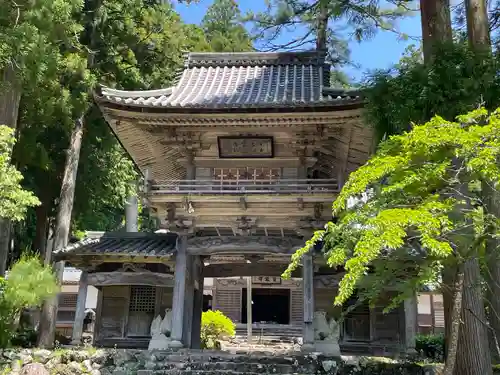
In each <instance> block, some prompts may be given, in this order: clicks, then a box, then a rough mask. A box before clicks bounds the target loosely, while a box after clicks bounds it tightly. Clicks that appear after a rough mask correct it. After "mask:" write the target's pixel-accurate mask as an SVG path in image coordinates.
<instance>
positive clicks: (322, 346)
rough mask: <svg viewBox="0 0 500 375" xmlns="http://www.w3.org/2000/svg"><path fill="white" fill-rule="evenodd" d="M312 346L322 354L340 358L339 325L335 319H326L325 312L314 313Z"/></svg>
mask: <svg viewBox="0 0 500 375" xmlns="http://www.w3.org/2000/svg"><path fill="white" fill-rule="evenodd" d="M313 327H314V346H315V349H316V350H317V351H318V352H321V353H323V354H328V355H333V356H340V346H339V336H340V330H339V325H338V323H337V321H336V320H335V319H333V318H332V319H330V321H328V319H327V318H326V312H325V311H315V312H314V319H313Z"/></svg>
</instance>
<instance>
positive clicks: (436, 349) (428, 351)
mask: <svg viewBox="0 0 500 375" xmlns="http://www.w3.org/2000/svg"><path fill="white" fill-rule="evenodd" d="M415 349H416V350H417V352H418V353H419V354H420V355H421V356H422V357H425V358H428V359H432V360H433V361H436V362H442V361H443V360H444V353H445V347H444V335H418V336H417V338H416V342H415Z"/></svg>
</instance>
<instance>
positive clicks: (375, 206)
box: [285, 109, 500, 304]
mask: <svg viewBox="0 0 500 375" xmlns="http://www.w3.org/2000/svg"><path fill="white" fill-rule="evenodd" d="M499 125H500V111H495V112H493V113H491V114H489V115H488V113H487V111H485V110H484V109H479V110H475V111H472V112H470V113H468V114H467V115H464V116H460V117H459V118H458V119H457V121H456V122H450V121H446V120H444V119H443V118H441V117H439V116H436V117H434V118H433V119H432V120H431V121H429V122H427V123H426V124H424V125H414V126H413V128H412V130H411V131H409V132H406V133H403V134H401V135H395V136H391V137H389V139H388V140H386V141H384V142H383V143H382V144H381V145H380V147H379V150H378V152H377V154H376V155H375V156H374V157H372V158H371V160H370V161H369V162H367V163H366V164H365V165H364V166H362V167H361V168H359V169H358V170H357V171H355V172H353V173H352V174H351V175H350V177H349V180H348V181H347V183H346V184H345V186H344V188H343V189H342V191H341V193H340V194H339V196H338V198H337V199H336V200H335V202H334V204H333V212H334V215H335V216H336V219H337V220H336V222H335V223H334V222H330V223H328V224H327V226H326V227H325V230H324V231H319V232H316V234H315V235H314V237H313V238H312V239H311V240H310V241H308V242H307V243H306V246H305V247H304V248H302V249H300V250H299V251H298V252H297V253H296V254H294V256H293V257H292V263H291V265H290V266H289V268H288V269H287V271H286V272H285V275H286V276H289V275H291V272H292V270H293V269H294V268H296V267H297V266H298V265H300V258H301V257H302V256H303V255H304V254H305V253H307V252H309V251H311V250H312V249H313V248H314V246H315V244H316V243H317V241H323V250H324V252H325V255H326V257H327V258H328V259H327V261H328V264H329V265H330V266H332V267H338V266H340V267H343V268H344V270H345V271H346V274H345V276H344V278H343V279H342V281H341V283H340V287H339V293H338V295H337V297H336V300H335V302H336V303H337V304H342V303H344V302H345V301H346V300H347V299H348V298H350V297H351V295H352V294H353V293H354V291H355V290H358V291H359V289H363V288H365V287H366V288H368V289H364V290H363V292H364V293H365V296H368V298H376V297H378V295H379V293H382V292H383V290H384V288H385V287H384V283H386V284H388V285H389V284H390V285H393V284H394V285H396V284H398V283H399V282H401V283H402V284H403V285H404V288H401V289H400V290H399V293H400V294H404V293H407V292H408V288H410V289H412V290H413V291H415V290H416V288H417V286H418V285H422V284H423V283H424V282H428V281H429V280H433V279H435V278H436V272H437V271H438V270H439V269H440V265H441V262H442V261H444V260H445V259H447V258H448V257H449V256H450V255H452V254H453V256H455V257H458V258H460V257H462V256H467V254H466V252H467V251H468V248H461V247H460V246H459V245H458V244H457V243H456V242H455V240H456V239H457V236H456V233H457V232H460V231H461V230H462V228H464V227H468V226H471V225H474V230H473V231H467V233H472V235H473V236H474V235H475V236H481V234H482V233H481V230H482V229H484V225H482V224H481V223H482V221H483V220H482V219H481V218H482V211H481V210H478V209H471V210H469V211H464V209H463V207H464V206H463V202H462V201H463V200H474V199H475V198H474V197H473V196H462V195H460V193H459V192H460V191H462V190H461V189H462V185H463V184H466V185H469V184H473V183H474V182H475V181H484V182H487V183H488V184H490V185H491V186H495V187H496V188H498V186H500V166H499V164H498V163H496V160H499V158H500V127H499ZM456 160H460V163H456ZM457 168H459V169H457ZM367 191H369V194H367V193H366V192H367ZM361 197H362V199H361ZM353 198H358V199H357V202H356V204H349V202H351V201H352V199H353ZM457 212H459V214H458V215H457V214H456V213H457ZM471 223H473V224H471ZM388 264H391V266H390V267H389V268H392V269H394V268H397V267H403V268H404V269H405V272H406V276H407V280H404V278H403V277H402V276H401V275H399V273H398V272H394V271H391V273H389V274H388V273H387V272H388V271H387V269H388V266H387V265H388ZM367 279H369V280H371V283H372V284H366V283H367V281H366V280H367ZM380 280H384V283H381V284H380V288H378V289H377V288H375V289H374V287H373V283H380ZM405 288H406V289H405ZM397 301H399V300H398V299H397Z"/></svg>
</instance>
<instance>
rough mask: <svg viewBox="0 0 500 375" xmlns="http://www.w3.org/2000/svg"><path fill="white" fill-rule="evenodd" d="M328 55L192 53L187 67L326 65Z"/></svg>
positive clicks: (317, 53)
mask: <svg viewBox="0 0 500 375" xmlns="http://www.w3.org/2000/svg"><path fill="white" fill-rule="evenodd" d="M325 58H326V54H325V53H324V52H322V51H317V50H310V51H299V52H289V51H287V52H191V53H189V54H187V58H186V67H188V68H192V67H208V66H221V65H223V66H228V67H231V66H256V65H259V66H266V65H314V66H317V65H325V64H326V62H325Z"/></svg>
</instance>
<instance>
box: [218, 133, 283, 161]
mask: <svg viewBox="0 0 500 375" xmlns="http://www.w3.org/2000/svg"><path fill="white" fill-rule="evenodd" d="M217 141H218V144H219V157H220V158H249V159H250V158H272V157H274V144H273V137H252V136H250V137H218V139H217Z"/></svg>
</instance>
